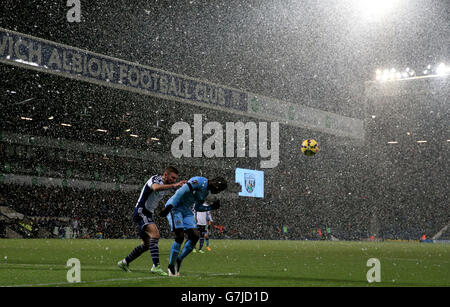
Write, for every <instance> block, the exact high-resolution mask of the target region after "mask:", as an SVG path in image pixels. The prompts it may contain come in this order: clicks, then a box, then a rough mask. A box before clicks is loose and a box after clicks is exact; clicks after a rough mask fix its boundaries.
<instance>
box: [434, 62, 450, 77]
mask: <svg viewBox="0 0 450 307" xmlns="http://www.w3.org/2000/svg"><path fill="white" fill-rule="evenodd" d="M448 73H450V67H449V66H446V65H445V64H444V63H440V64H439V66H438V67H437V68H436V74H438V75H445V74H448Z"/></svg>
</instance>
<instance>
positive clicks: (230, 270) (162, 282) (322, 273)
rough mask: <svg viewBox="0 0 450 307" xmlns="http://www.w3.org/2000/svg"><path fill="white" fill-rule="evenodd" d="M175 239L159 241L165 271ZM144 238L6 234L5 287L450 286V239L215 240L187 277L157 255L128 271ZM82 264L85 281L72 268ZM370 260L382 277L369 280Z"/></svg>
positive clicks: (1, 246) (1, 261)
mask: <svg viewBox="0 0 450 307" xmlns="http://www.w3.org/2000/svg"><path fill="white" fill-rule="evenodd" d="M172 242H173V240H169V239H161V240H160V244H159V247H160V260H161V265H162V267H163V268H164V269H165V268H166V267H167V264H168V259H169V250H170V246H171V244H172ZM138 244H140V241H139V240H132V239H128V240H82V239H80V240H58V239H36V240H34V239H19V240H15V239H0V286H22V287H28V286H30V287H32V286H40V287H47V286H49V287H51V286H59V287H61V286H78V287H81V286H85V287H86V286H87V287H108V286H113V287H144V286H145V287H147V286H148V287H206V286H208V287H211V286H212V287H309V286H314V287H318V286H319V287H320V286H325V287H328V286H344V287H360V286H371V287H372V286H408V287H410V286H445V287H447V286H450V244H424V243H412V242H411V243H400V242H383V243H382V242H329V241H257V240H255V241H251V240H249V241H244V240H242V241H241V240H214V239H211V241H210V246H211V248H212V251H206V250H205V253H204V254H200V253H195V254H194V253H192V254H190V255H189V256H188V257H187V258H186V259H185V260H184V261H183V264H182V267H181V276H180V277H165V276H157V275H154V274H152V273H150V267H151V265H152V261H151V257H150V253H149V252H148V253H145V254H143V255H142V256H141V257H140V258H138V259H136V260H135V261H134V262H133V263H131V265H130V269H131V271H132V272H129V273H126V272H123V271H121V270H120V269H119V268H118V267H117V262H118V261H119V260H121V259H123V258H124V257H125V256H127V255H128V254H129V253H130V252H131V250H132V249H133V248H134V247H136V246H137V245H138ZM70 258H77V259H79V261H80V275H81V276H80V277H81V282H79V283H69V282H68V281H67V273H68V271H69V270H70V267H68V266H66V264H67V261H68V260H69V259H70ZM370 258H377V259H378V260H379V263H380V275H381V276H380V277H381V282H372V283H369V282H368V281H367V273H368V271H369V270H370V269H371V268H373V267H372V266H367V262H368V260H369V259H370Z"/></svg>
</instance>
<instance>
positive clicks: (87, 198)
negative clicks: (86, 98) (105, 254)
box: [0, 184, 446, 240]
mask: <svg viewBox="0 0 450 307" xmlns="http://www.w3.org/2000/svg"><path fill="white" fill-rule="evenodd" d="M0 191H1V192H0V206H7V207H10V208H11V209H13V210H15V211H17V212H19V213H22V214H24V215H25V216H26V218H27V219H29V220H31V221H33V227H34V231H33V233H34V234H36V236H38V234H41V235H42V233H47V234H49V235H50V236H53V237H68V236H67V235H65V234H64V233H61V231H64V229H66V228H67V227H69V228H70V229H71V230H72V231H73V229H74V228H76V227H74V224H73V223H74V222H75V225H77V227H78V233H76V237H78V238H137V237H138V235H137V231H136V227H135V225H134V223H133V221H132V218H131V216H132V212H133V209H134V206H135V203H136V200H137V199H138V197H139V193H140V191H139V190H136V191H120V190H117V191H109V190H108V191H106V190H95V189H91V190H86V189H74V188H71V187H56V188H55V187H45V186H38V185H35V186H27V185H16V184H1V186H0ZM292 195H295V194H294V191H292V193H291V196H292ZM222 203H223V205H222V206H221V208H220V209H219V210H217V211H214V212H213V219H214V227H211V237H212V238H216V239H267V240H277V239H292V240H318V239H331V238H333V237H334V238H338V239H341V240H364V239H368V238H369V237H370V236H371V223H372V220H371V219H372V215H371V214H372V212H371V211H370V210H369V208H368V207H365V206H364V202H363V201H359V200H355V199H351V198H343V199H342V200H341V201H336V199H335V200H334V202H333V200H332V199H324V198H323V197H321V196H320V195H316V194H314V193H309V194H308V193H306V194H304V195H303V196H301V197H299V198H298V199H297V198H295V197H294V200H293V199H274V198H273V197H268V198H267V199H256V198H248V197H239V198H232V197H230V198H227V197H224V198H223V199H222ZM162 205H163V204H161V206H162ZM383 210H387V209H383V208H380V209H379V214H380V215H381V216H380V217H381V218H380V219H378V225H377V227H378V234H377V235H378V237H379V238H384V239H418V238H419V237H420V236H421V235H423V234H424V233H426V234H427V236H429V235H432V234H434V233H436V232H437V231H439V228H440V227H441V228H442V227H443V226H444V225H445V223H446V221H444V218H445V217H442V214H439V213H438V212H436V213H433V214H431V215H430V214H428V213H427V214H428V215H426V216H424V215H423V212H422V211H421V210H418V211H417V212H413V214H411V212H406V211H405V210H404V211H401V210H399V209H394V208H390V209H389V210H387V211H383ZM157 212H158V209H157ZM386 213H387V214H386ZM383 214H386V216H383ZM426 217H428V218H426ZM155 220H156V223H157V224H158V226H159V229H160V233H161V237H162V238H171V237H172V235H171V233H170V231H169V227H168V223H167V221H166V220H165V219H162V218H160V217H159V216H157V215H156V216H155ZM37 229H40V230H45V232H42V231H41V232H38V231H36V230H37ZM55 229H59V230H58V231H56V230H55Z"/></svg>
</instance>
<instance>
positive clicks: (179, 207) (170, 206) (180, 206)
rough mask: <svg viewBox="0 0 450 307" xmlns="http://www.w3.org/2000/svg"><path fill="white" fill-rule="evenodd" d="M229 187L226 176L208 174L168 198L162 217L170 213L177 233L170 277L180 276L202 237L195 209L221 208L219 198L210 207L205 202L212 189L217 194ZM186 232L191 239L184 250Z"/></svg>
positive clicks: (172, 226)
mask: <svg viewBox="0 0 450 307" xmlns="http://www.w3.org/2000/svg"><path fill="white" fill-rule="evenodd" d="M226 188H227V182H226V180H225V179H224V178H222V177H217V178H214V179H210V180H208V179H207V178H205V177H192V178H191V179H189V180H188V182H187V183H185V184H184V185H183V186H182V187H181V188H180V189H178V191H177V192H176V193H175V194H174V195H173V196H172V197H171V198H170V199H169V200H168V201H167V203H166V205H165V208H164V210H163V211H161V213H160V216H162V217H165V216H167V219H168V221H169V225H170V229H171V231H172V232H174V233H175V242H174V243H173V244H172V247H171V249H170V260H169V276H177V275H178V272H179V271H180V266H181V262H182V261H183V259H184V258H185V257H186V256H187V255H189V253H190V252H191V251H192V249H193V248H194V247H195V245H196V244H197V241H198V240H199V234H198V231H197V224H196V222H195V218H194V213H193V212H192V208H194V209H195V211H209V210H217V209H219V207H220V202H219V200H216V201H214V202H213V203H212V204H211V205H210V206H204V205H203V204H204V203H205V200H206V197H207V196H208V195H209V193H210V192H211V193H212V194H217V193H220V192H222V191H224V190H225V189H226ZM185 233H186V234H187V237H188V240H187V241H186V243H185V244H184V247H183V250H182V251H181V252H180V249H181V244H182V243H183V241H184V234H185Z"/></svg>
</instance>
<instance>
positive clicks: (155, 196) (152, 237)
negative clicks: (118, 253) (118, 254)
mask: <svg viewBox="0 0 450 307" xmlns="http://www.w3.org/2000/svg"><path fill="white" fill-rule="evenodd" d="M177 180H178V170H177V169H176V168H175V167H173V166H169V167H167V168H166V169H165V171H164V174H163V175H162V176H160V175H154V176H152V177H151V178H150V179H149V180H148V181H147V182H146V183H145V185H144V187H143V188H142V190H141V194H140V195H139V199H138V201H137V204H136V206H135V207H134V212H133V221H134V222H135V223H136V225H137V226H138V231H139V236H140V237H141V238H142V244H141V245H139V246H137V247H135V248H134V249H133V250H132V251H131V253H130V254H129V255H128V256H127V257H125V258H124V259H123V260H121V261H119V263H118V264H117V265H118V266H119V267H120V268H121V269H123V270H124V271H126V272H129V271H130V269H129V265H130V263H131V262H132V261H133V260H135V259H136V258H138V257H139V256H140V255H142V254H143V253H144V252H145V251H147V250H150V254H151V257H152V261H153V267H152V268H151V272H152V273H156V274H159V275H167V273H166V272H165V271H163V270H162V269H161V265H160V263H159V247H158V241H159V231H158V227H157V226H156V224H155V221H154V218H153V215H154V214H155V209H156V207H158V205H159V202H160V201H161V199H163V197H164V196H166V195H168V194H170V193H174V192H175V190H176V189H177V188H179V187H181V186H182V185H183V184H184V183H185V182H186V180H182V181H179V182H177Z"/></svg>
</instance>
